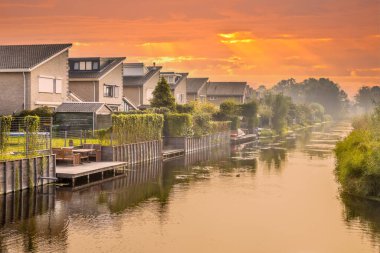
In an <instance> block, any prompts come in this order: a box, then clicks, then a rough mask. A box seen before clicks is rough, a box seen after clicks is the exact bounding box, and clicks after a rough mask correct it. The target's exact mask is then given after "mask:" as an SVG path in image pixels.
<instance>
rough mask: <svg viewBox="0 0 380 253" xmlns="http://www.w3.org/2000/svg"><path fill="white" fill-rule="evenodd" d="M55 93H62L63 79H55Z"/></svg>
mask: <svg viewBox="0 0 380 253" xmlns="http://www.w3.org/2000/svg"><path fill="white" fill-rule="evenodd" d="M55 93H62V79H55Z"/></svg>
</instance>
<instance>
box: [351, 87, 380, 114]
mask: <svg viewBox="0 0 380 253" xmlns="http://www.w3.org/2000/svg"><path fill="white" fill-rule="evenodd" d="M355 99H356V102H357V103H358V105H359V106H360V107H362V108H363V109H364V110H366V111H370V110H372V109H373V108H374V107H375V106H376V104H377V103H380V86H373V87H368V86H363V87H361V88H360V89H359V91H358V94H356V95H355Z"/></svg>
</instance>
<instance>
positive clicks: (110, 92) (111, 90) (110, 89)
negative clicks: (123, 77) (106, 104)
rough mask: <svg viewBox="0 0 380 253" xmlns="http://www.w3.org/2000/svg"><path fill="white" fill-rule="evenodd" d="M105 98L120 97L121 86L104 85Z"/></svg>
mask: <svg viewBox="0 0 380 253" xmlns="http://www.w3.org/2000/svg"><path fill="white" fill-rule="evenodd" d="M104 96H105V97H115V98H118V97H119V86H116V85H106V84H105V85H104Z"/></svg>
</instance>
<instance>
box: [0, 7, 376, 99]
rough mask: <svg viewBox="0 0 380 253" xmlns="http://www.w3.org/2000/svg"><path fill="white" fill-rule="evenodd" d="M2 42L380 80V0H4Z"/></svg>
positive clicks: (251, 70)
mask: <svg viewBox="0 0 380 253" xmlns="http://www.w3.org/2000/svg"><path fill="white" fill-rule="evenodd" d="M0 31H1V37H0V43H1V44H31V43H62V42H72V43H73V44H74V46H73V47H72V49H71V51H70V56H126V57H127V61H128V62H136V61H142V62H145V63H147V64H152V63H153V62H156V63H157V64H159V65H163V66H164V68H165V69H166V70H176V71H185V72H189V73H190V76H192V77H197V76H199V77H203V76H206V77H210V80H212V81H248V82H249V84H250V85H252V86H253V87H257V86H258V85H261V84H264V85H266V86H267V87H270V86H272V85H274V84H275V83H277V82H278V81H279V80H281V79H287V78H291V77H293V78H295V79H297V81H302V80H303V79H304V78H307V77H329V78H331V79H332V80H334V81H336V82H338V83H339V84H340V85H341V86H342V87H343V88H344V89H345V90H346V91H347V92H348V93H349V94H350V95H353V94H354V93H355V92H356V90H357V89H358V87H359V86H362V85H379V84H380V0H219V1H211V0H134V1H132V0H123V1H122V0H106V1H98V0H92V1H83V0H0Z"/></svg>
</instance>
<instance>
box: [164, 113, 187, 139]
mask: <svg viewBox="0 0 380 253" xmlns="http://www.w3.org/2000/svg"><path fill="white" fill-rule="evenodd" d="M192 130H193V116H192V115H191V114H189V113H168V114H166V115H165V136H169V137H183V136H192V135H193V134H194V133H193V132H192Z"/></svg>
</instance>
